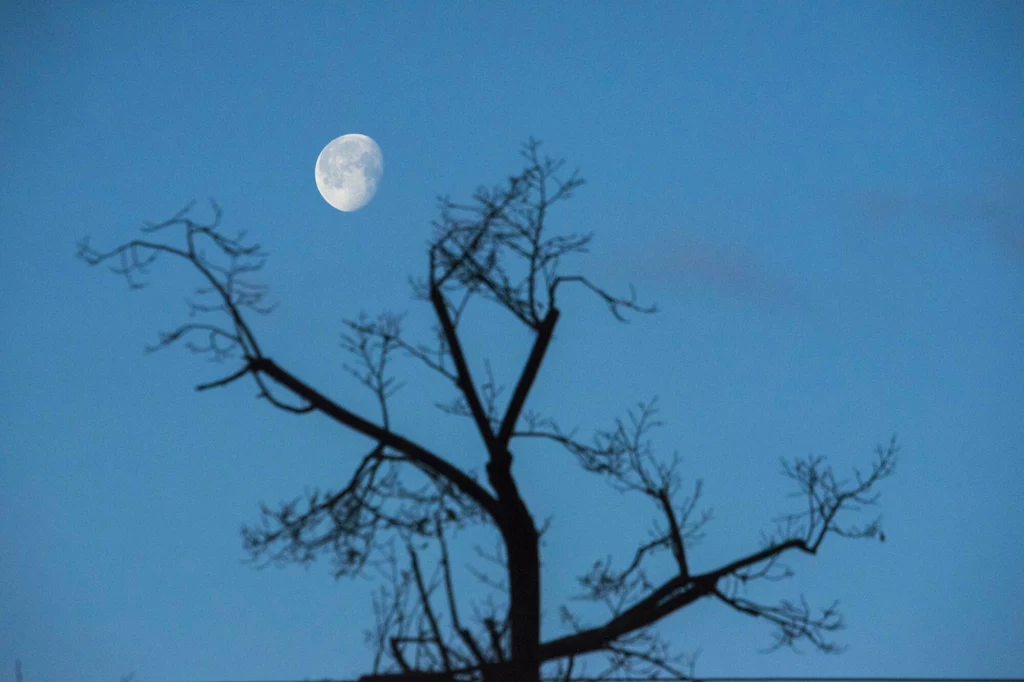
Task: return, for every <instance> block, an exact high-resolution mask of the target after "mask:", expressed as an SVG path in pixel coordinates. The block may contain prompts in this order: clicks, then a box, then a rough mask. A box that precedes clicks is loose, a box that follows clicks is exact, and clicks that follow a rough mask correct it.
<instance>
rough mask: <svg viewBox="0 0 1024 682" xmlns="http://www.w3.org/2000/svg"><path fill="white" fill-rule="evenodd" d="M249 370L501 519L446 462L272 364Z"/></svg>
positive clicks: (489, 500) (491, 502) (483, 494)
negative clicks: (441, 479) (397, 454)
mask: <svg viewBox="0 0 1024 682" xmlns="http://www.w3.org/2000/svg"><path fill="white" fill-rule="evenodd" d="M252 366H253V369H255V370H256V371H258V372H263V373H264V374H266V375H267V376H269V377H270V378H271V379H273V380H274V381H276V382H277V383H279V384H281V385H282V386H284V387H285V388H287V389H288V390H290V391H292V392H293V393H295V394H296V395H298V396H299V397H301V398H303V399H304V400H306V401H307V402H308V403H309V404H310V405H312V406H313V407H314V408H315V409H317V410H319V411H321V412H323V413H324V414H326V415H327V416H328V417H330V418H331V419H334V420H335V421H337V422H339V423H341V424H344V425H345V426H347V427H349V428H351V429H353V430H355V431H358V432H359V433H362V434H363V435H366V436H369V437H370V438H372V439H374V440H376V441H378V442H380V443H382V444H383V445H387V446H389V447H391V448H393V449H395V450H397V451H399V452H401V453H402V454H403V455H405V456H406V457H408V458H409V459H410V460H411V461H413V462H416V463H418V464H421V465H423V466H424V467H425V468H427V469H429V470H430V471H433V472H435V473H436V474H438V475H440V476H443V477H444V478H446V479H447V480H449V481H451V482H452V484H453V485H454V486H455V487H456V488H458V489H459V491H460V492H462V493H464V494H465V495H467V496H469V497H470V498H471V499H472V500H473V501H474V502H476V503H477V504H478V505H480V507H481V508H482V509H484V510H485V511H486V512H487V513H488V514H489V515H490V516H491V518H493V519H494V520H495V522H497V521H498V519H499V518H500V517H501V514H500V510H499V508H498V503H497V500H495V499H494V497H493V496H491V494H490V493H488V492H487V491H486V490H485V489H484V488H483V487H482V486H481V485H480V484H479V483H477V482H476V481H474V480H473V479H472V478H470V477H469V476H468V475H467V474H466V473H465V472H463V471H462V470H461V469H459V468H458V467H456V466H454V465H453V464H451V463H450V462H448V461H446V460H444V459H442V458H441V457H438V456H437V455H435V454H433V453H432V452H429V451H428V450H426V449H425V448H423V447H422V446H420V445H417V444H416V443H414V442H412V441H410V440H408V439H406V438H403V437H402V436H399V435H398V434H396V433H394V432H392V431H388V430H385V429H382V428H380V427H379V426H377V425H376V424H373V423H372V422H369V421H367V420H365V419H363V418H362V417H359V416H357V415H355V414H353V413H351V412H349V411H348V410H346V409H345V408H343V407H341V406H340V405H338V404H337V403H335V402H333V401H332V400H330V399H329V398H327V397H326V396H324V395H323V394H322V393H320V392H319V391H317V390H316V389H314V388H312V387H310V386H308V385H306V384H305V383H303V382H302V381H300V380H299V379H297V378H296V377H294V376H293V375H292V374H290V373H288V372H286V371H285V370H283V369H281V367H280V366H278V364H277V363H276V362H274V361H273V360H270V359H269V358H255V359H253V360H252Z"/></svg>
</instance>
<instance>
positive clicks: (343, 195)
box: [314, 134, 384, 212]
mask: <svg viewBox="0 0 1024 682" xmlns="http://www.w3.org/2000/svg"><path fill="white" fill-rule="evenodd" d="M383 173H384V154H383V153H382V152H381V150H380V147H379V146H377V143H376V142H374V141H373V138H370V137H367V136H366V135H358V134H352V135H342V136H341V137H339V138H336V139H334V140H331V141H330V143H328V145H327V146H326V147H324V149H323V151H322V152H320V156H318V157H317V159H316V168H315V169H314V176H315V177H316V187H317V189H319V190H320V195H321V196H322V197H323V198H324V201H326V202H327V203H328V204H330V205H331V206H333V207H334V208H336V209H338V210H339V211H346V212H347V211H357V210H359V209H360V208H362V207H363V206H366V205H367V204H368V203H370V199H373V195H374V194H376V193H377V185H378V184H380V176H381V175H382V174H383Z"/></svg>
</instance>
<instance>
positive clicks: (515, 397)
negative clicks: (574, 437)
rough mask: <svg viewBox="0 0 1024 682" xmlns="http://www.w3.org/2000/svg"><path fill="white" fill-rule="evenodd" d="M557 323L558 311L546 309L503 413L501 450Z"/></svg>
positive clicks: (506, 445)
mask: <svg viewBox="0 0 1024 682" xmlns="http://www.w3.org/2000/svg"><path fill="white" fill-rule="evenodd" d="M557 322H558V309H557V308H555V307H554V306H551V308H549V309H548V314H547V315H546V316H545V317H544V321H543V322H542V323H541V326H540V329H538V330H537V338H536V339H535V340H534V342H533V349H532V350H531V351H530V357H529V358H527V360H526V366H525V367H524V368H523V373H522V374H521V375H520V377H519V382H518V383H517V384H516V390H515V392H514V393H513V394H512V400H511V402H509V405H508V410H507V411H506V412H505V418H504V419H502V421H501V429H500V430H499V431H498V447H500V448H502V449H503V450H504V449H507V448H508V442H509V440H510V439H511V438H512V430H513V429H514V428H515V425H516V420H518V419H519V413H520V412H522V410H523V404H524V403H525V402H526V396H527V394H528V393H529V392H530V387H532V386H533V382H534V380H535V379H536V378H537V372H538V371H539V370H540V363H541V361H542V360H543V359H544V354H545V353H546V352H547V349H548V344H549V343H550V342H551V335H552V333H553V332H554V331H555V324H556V323H557Z"/></svg>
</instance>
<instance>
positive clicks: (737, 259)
mask: <svg viewBox="0 0 1024 682" xmlns="http://www.w3.org/2000/svg"><path fill="white" fill-rule="evenodd" d="M605 268H606V270H607V271H608V272H609V274H611V275H614V276H616V277H619V278H622V279H626V280H629V281H631V282H633V283H634V284H636V285H637V286H638V287H640V288H654V289H656V290H662V291H665V290H669V291H672V292H679V293H697V294H707V293H711V294H713V295H716V296H719V297H722V298H727V299H733V300H739V301H743V302H747V303H755V304H759V305H768V306H777V305H780V304H784V305H792V304H794V303H802V298H803V297H802V296H801V295H800V294H799V291H798V287H797V286H796V283H795V282H794V281H793V280H792V279H791V278H789V277H786V276H784V275H783V274H781V273H779V272H777V271H775V270H773V269H772V268H771V267H769V266H767V265H766V264H765V263H763V262H762V261H761V260H760V259H759V258H758V257H757V256H756V254H754V253H753V251H751V250H750V249H748V248H746V247H744V246H741V245H738V244H726V243H722V242H717V241H714V240H712V239H710V238H707V237H704V236H701V235H696V234H691V233H683V232H680V233H676V234H674V235H673V236H671V237H669V238H668V239H665V240H662V241H657V242H652V243H649V244H646V245H640V244H638V245H635V246H628V247H625V248H623V249H620V250H617V251H616V253H615V257H614V258H613V259H609V260H607V261H606V263H605Z"/></svg>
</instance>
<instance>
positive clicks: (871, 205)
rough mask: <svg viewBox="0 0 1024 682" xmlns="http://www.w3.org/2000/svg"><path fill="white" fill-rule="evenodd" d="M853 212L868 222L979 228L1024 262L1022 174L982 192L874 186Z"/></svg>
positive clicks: (874, 225)
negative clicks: (875, 188)
mask: <svg viewBox="0 0 1024 682" xmlns="http://www.w3.org/2000/svg"><path fill="white" fill-rule="evenodd" d="M853 204H854V213H855V214H856V215H857V217H858V218H860V219H861V220H863V221H864V223H865V224H866V225H868V226H872V227H881V226H886V225H891V224H892V223H894V222H904V223H909V224H912V225H919V226H921V227H922V228H939V229H937V230H935V231H934V232H932V234H935V235H941V234H942V233H943V232H942V231H943V230H948V229H966V230H981V231H982V232H984V233H985V234H986V235H987V237H988V238H989V239H990V240H991V241H992V242H993V243H994V244H996V245H997V246H998V247H999V248H1001V249H1003V251H1004V252H1005V253H1007V254H1008V255H1009V256H1010V257H1012V258H1014V259H1015V260H1021V261H1024V179H1014V180H1005V181H1002V182H999V183H993V184H992V185H991V186H989V187H988V188H986V189H985V190H982V191H976V192H966V191H965V192H954V193H939V192H937V191H932V192H926V191H922V192H905V191H902V192H901V191H875V192H865V193H862V194H860V195H859V196H857V197H855V198H854V201H853Z"/></svg>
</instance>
